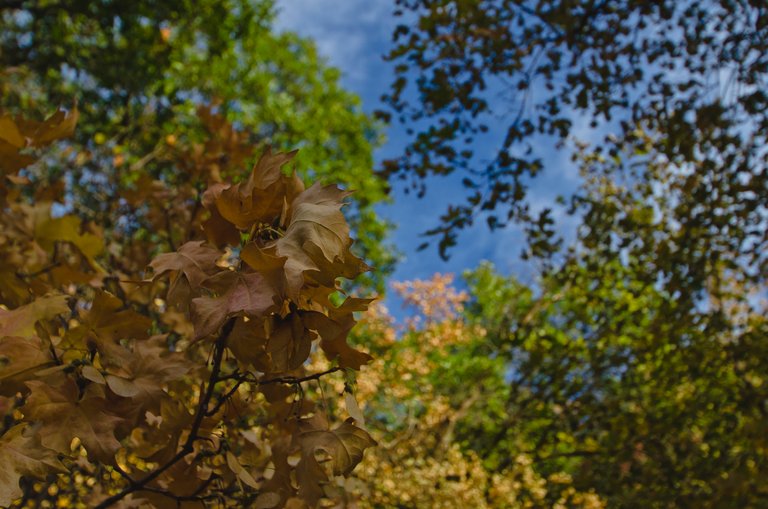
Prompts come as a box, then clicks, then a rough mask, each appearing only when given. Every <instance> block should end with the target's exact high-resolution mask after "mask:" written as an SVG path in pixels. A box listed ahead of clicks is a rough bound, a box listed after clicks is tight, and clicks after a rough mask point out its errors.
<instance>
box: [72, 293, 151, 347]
mask: <svg viewBox="0 0 768 509" xmlns="http://www.w3.org/2000/svg"><path fill="white" fill-rule="evenodd" d="M151 325H152V320H150V319H149V318H148V317H146V316H144V315H140V314H138V313H136V312H135V311H133V310H132V309H126V308H125V305H124V304H123V302H122V301H121V300H120V299H118V298H117V297H115V296H114V295H112V294H111V293H109V292H105V291H102V290H99V291H97V292H96V295H95V296H94V299H93V304H92V306H91V309H90V310H89V311H88V312H87V313H85V314H84V316H83V317H82V322H81V324H80V325H79V326H78V327H76V328H75V329H73V330H71V331H70V333H69V334H68V335H67V336H68V338H69V339H70V340H71V341H82V342H85V343H88V342H90V341H93V343H94V344H93V345H89V347H90V346H95V347H96V348H97V349H98V350H99V352H100V353H102V354H103V355H106V354H107V353H108V351H112V352H114V350H110V346H109V345H110V344H111V343H112V344H113V343H116V342H117V341H119V340H120V339H144V338H146V337H147V336H148V334H147V331H148V329H149V327H150V326H151ZM117 362H120V361H119V360H118V361H117Z"/></svg>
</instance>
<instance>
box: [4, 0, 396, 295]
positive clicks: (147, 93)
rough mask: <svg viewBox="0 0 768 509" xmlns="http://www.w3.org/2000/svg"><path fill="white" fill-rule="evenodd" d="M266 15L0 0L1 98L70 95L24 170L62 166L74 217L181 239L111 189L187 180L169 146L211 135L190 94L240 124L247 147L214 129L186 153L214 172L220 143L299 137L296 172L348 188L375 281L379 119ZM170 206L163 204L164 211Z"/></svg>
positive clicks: (382, 229) (44, 111)
mask: <svg viewBox="0 0 768 509" xmlns="http://www.w3.org/2000/svg"><path fill="white" fill-rule="evenodd" d="M273 18H274V7H273V3H272V2H271V1H270V0H258V1H251V0H210V1H204V2H197V1H194V2H193V1H188V0H173V1H170V2H162V4H158V3H157V2H148V1H138V2H133V1H129V2H124V1H121V2H101V1H98V2H89V1H76V0H72V1H61V2H58V1H53V2H36V1H11V2H0V66H2V68H3V72H2V75H0V87H2V91H3V94H2V107H3V108H5V110H6V111H9V112H16V113H24V114H26V115H32V114H37V115H39V116H44V115H48V114H49V113H50V112H51V111H54V110H55V109H56V107H58V106H60V105H71V104H72V103H73V101H75V100H77V101H79V104H80V107H79V110H80V113H81V115H80V121H79V127H78V130H77V132H76V134H75V138H74V139H73V140H71V141H70V142H69V143H68V147H69V148H68V149H66V150H64V151H63V153H62V154H59V155H58V156H55V155H54V154H49V155H48V161H47V164H46V165H45V166H42V167H40V168H39V170H40V171H37V172H35V171H33V170H30V174H31V177H33V178H35V179H36V180H39V181H40V182H46V181H47V182H55V181H59V177H61V176H62V175H64V174H66V175H67V179H66V184H67V185H66V188H67V193H68V199H67V204H68V207H69V208H70V209H72V210H75V211H76V212H77V213H78V215H79V216H80V217H83V218H84V219H89V220H94V221H96V222H98V223H99V224H102V225H105V226H106V227H107V228H108V229H109V230H112V229H113V226H112V225H111V224H110V222H111V221H114V220H115V219H116V218H118V217H120V218H123V219H122V221H124V222H125V224H123V225H120V226H121V227H120V228H117V229H119V230H128V234H130V235H134V234H138V235H150V236H153V235H165V236H166V237H168V239H167V240H168V242H169V243H173V244H179V243H181V242H183V241H184V239H183V238H181V237H180V236H179V232H178V231H176V230H175V229H174V228H166V227H163V228H160V227H159V226H158V225H157V224H154V223H153V222H152V221H151V220H148V219H147V218H146V217H144V216H143V214H142V211H141V210H126V207H125V203H124V202H122V201H121V200H120V199H119V195H120V193H121V191H122V190H123V189H125V188H131V187H134V188H135V187H136V186H137V185H139V184H137V182H139V181H141V180H142V179H144V180H147V179H149V178H152V179H161V180H163V181H165V182H168V183H178V182H184V181H186V180H188V177H187V176H186V175H185V173H184V172H183V171H182V172H178V171H175V170H176V168H175V167H174V166H173V165H172V164H171V160H172V159H173V156H172V155H169V154H170V153H171V152H173V151H174V150H176V148H177V147H178V146H179V145H180V144H181V145H184V144H188V143H196V142H199V141H201V140H204V139H207V138H209V134H210V132H211V131H212V130H213V131H214V134H215V135H216V136H219V137H220V135H222V133H219V132H217V131H216V130H217V129H220V123H218V122H219V121H218V120H217V121H215V122H211V121H209V120H210V119H209V118H208V116H207V115H208V113H209V111H208V110H206V111H205V112H204V113H203V114H199V113H198V110H199V109H200V107H201V106H206V107H207V108H209V109H210V112H212V113H216V114H218V115H220V116H221V117H222V118H223V119H226V120H227V121H228V122H231V123H233V124H234V125H235V126H236V127H238V128H241V130H243V132H247V133H248V137H249V139H248V140H247V143H245V145H246V146H247V147H248V148H249V150H251V152H248V153H244V152H241V153H240V154H237V155H236V154H233V153H231V150H230V148H231V147H229V146H227V145H226V143H225V142H222V143H221V144H220V145H219V146H217V147H213V146H208V147H206V150H205V152H204V153H203V154H199V155H198V156H197V157H205V158H207V159H208V164H209V166H210V171H211V172H212V173H216V172H217V171H220V168H219V166H226V164H222V161H221V160H222V159H226V158H229V157H240V158H241V159H242V161H243V162H248V163H251V162H255V159H256V155H257V153H258V151H256V153H254V152H253V147H256V146H258V145H262V146H266V145H270V146H272V147H274V148H275V149H276V150H291V149H294V148H301V151H300V152H299V155H298V156H297V159H296V166H297V168H298V169H299V171H300V172H301V175H302V176H303V177H304V178H306V179H308V181H310V180H311V181H314V180H320V181H323V182H327V183H331V182H334V183H339V184H341V185H343V186H344V187H345V188H347V189H351V190H354V191H355V194H354V195H353V196H352V198H351V200H352V206H351V207H349V208H348V210H347V211H346V212H345V213H346V214H347V216H348V217H349V219H350V221H351V223H352V226H353V228H354V229H356V230H357V229H359V230H365V232H366V234H365V235H363V236H360V243H359V244H358V245H357V246H356V247H355V249H356V250H357V251H359V253H360V254H362V255H364V256H365V257H366V258H367V259H368V260H369V261H370V262H371V263H372V264H374V265H376V266H377V267H379V268H380V272H377V273H376V274H371V275H369V276H371V277H374V279H376V280H375V281H373V282H374V283H375V284H377V285H378V287H379V288H381V285H382V279H381V277H379V275H380V274H385V273H387V272H388V270H389V268H390V267H391V265H392V263H393V259H394V258H393V255H392V249H391V248H389V246H386V245H385V244H384V242H385V238H386V233H387V230H388V225H387V224H386V223H385V222H384V221H382V220H381V219H380V218H378V217H377V216H376V215H375V214H374V212H373V205H374V204H376V203H379V202H381V201H382V200H384V199H385V192H384V191H385V189H384V183H383V181H382V180H381V179H379V178H377V177H376V176H374V175H373V174H372V173H371V171H370V168H371V166H372V164H373V163H372V148H373V147H374V146H376V144H377V143H378V140H379V131H378V128H377V125H376V124H375V123H374V122H373V121H372V119H370V118H369V117H367V116H366V115H365V114H363V112H362V110H361V107H360V102H359V99H358V98H357V97H356V96H355V95H353V94H351V93H350V92H348V91H346V90H344V89H343V88H341V86H340V85H339V77H340V75H339V71H338V70H336V69H334V68H331V67H329V66H328V65H327V64H326V63H325V62H324V61H323V59H322V58H320V57H319V56H318V54H317V52H316V49H315V47H314V45H313V44H312V43H311V42H310V41H308V40H305V39H302V38H300V37H298V36H296V35H295V34H292V33H275V31H274V30H273V29H272V22H273ZM320 126H322V128H320ZM230 142H231V140H230ZM214 149H217V150H214ZM182 151H183V149H182ZM74 154H76V157H75V156H74ZM54 158H55V159H56V161H55V162H54V161H53V159H54ZM239 171H242V170H239ZM43 172H45V173H43ZM226 177H227V178H233V177H235V175H228V176H226ZM202 190H203V189H198V192H202ZM180 219H182V218H179V217H175V216H173V215H171V217H169V218H168V224H170V225H172V226H173V225H175V224H176V223H177V222H178V221H179V220H180Z"/></svg>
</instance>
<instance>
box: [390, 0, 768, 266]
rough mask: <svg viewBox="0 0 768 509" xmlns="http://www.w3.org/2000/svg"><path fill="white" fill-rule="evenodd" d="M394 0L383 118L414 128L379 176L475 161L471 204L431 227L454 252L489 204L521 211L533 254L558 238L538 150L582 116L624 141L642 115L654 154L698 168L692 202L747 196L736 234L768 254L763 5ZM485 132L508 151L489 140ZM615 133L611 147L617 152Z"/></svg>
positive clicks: (470, 168) (498, 218)
mask: <svg viewBox="0 0 768 509" xmlns="http://www.w3.org/2000/svg"><path fill="white" fill-rule="evenodd" d="M397 5H398V10H397V11H396V14H398V15H401V16H402V17H403V20H404V22H403V23H402V24H401V25H399V26H398V27H397V28H396V30H395V33H394V38H395V41H396V43H395V47H394V48H393V49H392V51H391V52H390V53H389V55H388V58H389V60H391V61H393V62H394V63H396V64H397V66H396V68H395V69H396V73H397V77H396V80H395V81H394V83H393V86H392V89H391V92H390V93H389V95H387V96H385V101H386V103H387V105H388V110H387V111H386V112H383V113H382V116H383V117H384V118H387V119H388V118H391V117H392V116H393V115H394V116H395V117H396V119H397V120H398V121H399V122H401V123H403V124H404V125H405V127H406V128H407V130H408V132H409V133H410V135H411V137H410V140H409V143H408V145H407V146H406V148H405V149H404V151H403V154H402V156H400V157H397V158H393V159H391V160H389V161H387V162H385V163H384V168H383V170H382V173H383V174H384V175H385V176H387V177H388V178H389V179H390V180H395V179H397V178H402V179H410V180H411V181H412V182H413V185H414V186H416V187H417V188H419V189H420V190H421V191H424V190H425V187H426V185H425V181H424V178H425V177H427V176H429V175H446V174H450V173H453V172H463V173H464V177H465V178H464V185H465V186H466V188H467V200H466V202H464V203H454V204H451V205H450V207H449V208H448V210H447V212H446V213H445V214H444V215H443V216H442V218H441V222H440V224H439V225H438V226H436V227H435V228H434V229H433V230H431V231H430V232H429V233H430V234H432V235H435V236H438V237H439V245H440V252H441V254H443V255H446V253H447V252H448V249H449V248H450V247H451V246H453V245H455V243H456V239H457V237H456V235H457V232H458V231H459V230H461V229H462V228H464V227H466V226H467V225H469V224H471V223H472V222H473V221H475V220H476V219H477V218H478V216H484V217H485V218H486V219H487V222H488V225H489V226H490V227H491V228H492V229H493V228H496V227H499V226H503V225H504V224H506V223H507V222H509V221H521V222H522V223H523V224H525V225H526V230H527V231H528V234H529V236H530V237H531V240H532V242H531V243H530V244H531V246H530V249H529V251H530V254H534V255H546V254H548V253H550V252H551V251H552V250H553V249H554V248H555V247H557V242H555V238H554V237H555V233H554V229H553V228H552V218H551V216H550V213H549V212H548V211H547V210H545V211H543V212H541V213H533V212H532V211H531V208H530V206H529V205H530V204H529V203H528V201H527V200H526V199H525V195H526V189H527V187H528V185H529V184H530V181H531V178H533V177H535V176H536V175H537V174H539V173H540V172H541V171H542V170H544V169H545V168H543V158H544V156H545V154H543V153H542V152H541V149H540V148H538V147H545V149H546V150H548V148H549V147H551V146H552V145H555V144H557V143H559V142H564V141H567V140H569V138H570V137H571V136H572V135H573V134H574V129H573V127H574V123H575V122H577V121H579V122H583V121H584V120H586V121H588V122H589V123H590V125H591V126H592V127H605V128H607V129H609V130H610V131H612V132H613V135H614V136H615V137H616V139H617V140H618V142H619V143H620V144H621V143H626V144H633V143H634V141H635V136H634V132H635V130H636V129H637V128H641V129H642V130H643V131H645V132H647V133H649V134H650V136H652V138H653V139H654V143H652V144H651V149H652V157H661V158H664V159H666V160H667V161H669V163H670V164H674V165H677V166H679V167H681V168H683V169H684V170H685V171H691V172H695V173H697V174H698V175H699V176H698V177H697V179H698V181H697V182H696V183H693V182H692V183H691V185H692V187H691V189H690V190H689V192H688V193H687V195H686V196H685V197H684V200H685V201H686V202H687V206H689V207H690V208H692V209H693V208H696V207H703V210H702V211H701V215H702V216H709V217H714V216H719V215H722V214H721V212H720V210H721V209H725V212H724V215H725V216H729V217H730V214H731V212H732V210H733V208H734V207H738V208H739V209H740V212H739V214H736V218H735V224H734V225H733V226H732V227H731V228H732V235H735V236H747V237H749V238H750V239H749V241H748V242H747V243H748V244H749V243H754V244H757V245H759V247H758V249H761V250H763V251H765V249H764V246H765V240H766V239H765V237H764V235H762V232H760V231H758V232H755V231H754V228H753V226H752V225H754V224H755V221H756V220H759V217H760V215H761V212H760V211H761V210H762V209H763V208H764V207H765V197H766V196H768V193H766V192H765V189H766V186H767V184H766V170H765V159H764V147H765V145H766V141H767V140H766V136H767V133H768V128H767V127H768V117H767V116H766V111H768V109H767V108H766V105H768V96H767V95H766V93H765V80H766V76H767V75H768V42H767V41H768V7H766V5H765V2H762V1H748V0H744V1H732V0H712V1H707V2H697V1H677V0H662V1H657V2H647V1H644V0H620V1H601V0H579V1H563V0H544V1H537V2H533V1H526V0H489V1H482V2H481V1H472V0H469V1H464V0H424V1H422V0H419V1H412V0H398V1H397ZM499 97H502V98H508V100H507V101H506V103H505V100H504V99H499ZM500 101H501V104H500ZM499 116H501V118H502V120H501V122H502V124H504V127H503V128H502V129H505V130H506V131H505V132H504V133H502V135H501V136H500V139H498V140H497V138H496V137H497V136H498V135H497V134H496V133H494V132H491V133H488V134H486V133H487V132H488V130H489V125H490V124H491V123H495V122H497V119H498V117H499ZM534 138H536V141H537V143H534ZM541 140H545V141H544V142H543V143H538V142H539V141H541ZM488 145H492V146H493V147H495V149H491V150H490V152H482V153H478V152H477V150H478V146H479V147H485V146H488ZM613 145H614V144H612V143H606V144H605V145H604V147H603V150H604V152H606V153H608V152H611V155H613V153H612V152H613V150H614V148H615V147H614V146H613ZM482 150H485V149H482ZM546 170H547V171H551V170H550V169H546ZM702 196H706V197H707V198H708V199H706V200H703V199H702ZM737 203H738V204H740V205H738V206H737V205H735V204H737ZM763 268H764V267H763ZM763 272H765V270H763Z"/></svg>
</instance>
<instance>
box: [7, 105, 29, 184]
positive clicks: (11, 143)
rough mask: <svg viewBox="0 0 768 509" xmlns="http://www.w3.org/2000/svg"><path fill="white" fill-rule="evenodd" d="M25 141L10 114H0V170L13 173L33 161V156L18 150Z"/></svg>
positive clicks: (24, 144) (22, 146) (23, 145)
mask: <svg viewBox="0 0 768 509" xmlns="http://www.w3.org/2000/svg"><path fill="white" fill-rule="evenodd" d="M26 144H27V142H26V140H25V139H24V136H23V135H22V134H21V131H19V128H18V126H17V125H16V122H14V121H13V118H12V117H11V116H10V115H3V116H0V172H2V173H8V174H11V175H12V174H15V173H16V172H18V171H19V170H20V169H22V168H24V167H26V166H28V165H30V164H32V163H33V162H35V158H34V157H32V156H29V155H26V154H20V153H19V151H20V150H21V149H22V148H24V147H25V146H26Z"/></svg>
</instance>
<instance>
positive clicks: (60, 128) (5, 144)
mask: <svg viewBox="0 0 768 509" xmlns="http://www.w3.org/2000/svg"><path fill="white" fill-rule="evenodd" d="M78 116H79V113H78V111H77V106H75V107H74V108H73V109H72V111H71V112H69V113H68V114H67V113H65V112H64V111H62V110H58V111H57V112H56V113H54V114H53V115H52V116H51V117H49V118H48V119H47V120H45V121H44V122H35V121H32V120H25V119H22V118H20V117H17V118H15V119H14V118H12V117H11V116H10V115H2V116H0V171H2V172H3V173H8V174H14V173H16V172H18V171H19V170H20V169H22V168H24V167H26V166H28V165H30V164H32V163H33V162H34V161H35V158H34V157H31V156H29V155H26V154H20V153H19V152H20V151H21V150H22V149H23V148H26V147H28V146H33V147H41V146H44V145H48V144H49V143H51V142H53V141H55V140H57V139H60V138H65V137H67V136H71V135H72V133H73V132H74V129H75V124H76V123H77V118H78Z"/></svg>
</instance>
